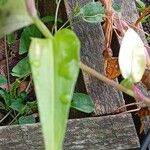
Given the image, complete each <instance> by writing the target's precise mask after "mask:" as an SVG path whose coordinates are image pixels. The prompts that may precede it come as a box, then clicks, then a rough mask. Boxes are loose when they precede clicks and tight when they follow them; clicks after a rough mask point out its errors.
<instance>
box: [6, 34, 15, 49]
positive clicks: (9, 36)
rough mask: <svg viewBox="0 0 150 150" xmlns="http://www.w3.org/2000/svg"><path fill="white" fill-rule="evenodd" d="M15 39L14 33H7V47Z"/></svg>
mask: <svg viewBox="0 0 150 150" xmlns="http://www.w3.org/2000/svg"><path fill="white" fill-rule="evenodd" d="M15 40H16V38H15V35H14V33H11V34H8V35H7V44H8V46H9V47H10V46H11V45H12V44H13V43H14V42H15Z"/></svg>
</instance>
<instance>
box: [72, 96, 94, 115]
mask: <svg viewBox="0 0 150 150" xmlns="http://www.w3.org/2000/svg"><path fill="white" fill-rule="evenodd" d="M71 107H72V108H75V109H77V110H79V111H82V112H85V113H92V112H93V111H94V103H93V101H92V99H91V97H90V96H88V95H86V94H83V93H74V94H73V98H72V102H71Z"/></svg>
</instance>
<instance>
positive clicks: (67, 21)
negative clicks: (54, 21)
mask: <svg viewBox="0 0 150 150" xmlns="http://www.w3.org/2000/svg"><path fill="white" fill-rule="evenodd" d="M68 23H69V20H67V21H66V22H65V23H64V24H63V25H62V26H61V27H60V28H59V30H58V31H60V30H61V29H62V28H64V27H65V26H66V25H67V24H68Z"/></svg>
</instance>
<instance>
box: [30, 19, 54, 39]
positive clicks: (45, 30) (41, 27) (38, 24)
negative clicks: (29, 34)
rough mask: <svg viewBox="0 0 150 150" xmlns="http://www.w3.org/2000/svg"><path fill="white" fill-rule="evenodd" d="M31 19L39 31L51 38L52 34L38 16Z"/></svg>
mask: <svg viewBox="0 0 150 150" xmlns="http://www.w3.org/2000/svg"><path fill="white" fill-rule="evenodd" d="M32 19H33V21H34V24H35V25H36V27H37V28H38V29H39V30H40V31H41V33H42V34H43V35H44V36H45V37H46V38H53V35H52V34H51V33H50V31H49V29H48V28H47V27H46V25H45V24H44V23H43V22H42V21H41V20H40V19H39V18H38V17H33V18H32Z"/></svg>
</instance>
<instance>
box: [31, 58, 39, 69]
mask: <svg viewBox="0 0 150 150" xmlns="http://www.w3.org/2000/svg"><path fill="white" fill-rule="evenodd" d="M31 65H33V66H34V67H37V68H39V67H40V62H39V60H32V61H31Z"/></svg>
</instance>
